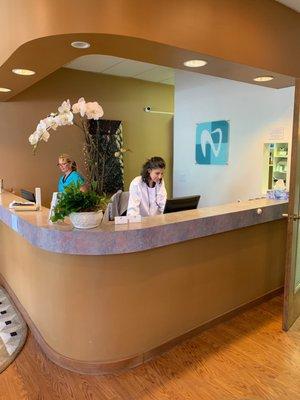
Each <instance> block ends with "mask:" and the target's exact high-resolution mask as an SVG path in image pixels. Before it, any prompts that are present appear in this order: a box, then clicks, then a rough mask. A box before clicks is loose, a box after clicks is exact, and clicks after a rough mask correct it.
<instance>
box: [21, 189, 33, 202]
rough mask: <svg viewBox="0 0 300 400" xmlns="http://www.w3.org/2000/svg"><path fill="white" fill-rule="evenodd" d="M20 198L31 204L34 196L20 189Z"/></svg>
mask: <svg viewBox="0 0 300 400" xmlns="http://www.w3.org/2000/svg"><path fill="white" fill-rule="evenodd" d="M20 192H21V197H23V199H26V200H28V201H32V202H33V203H35V194H34V193H32V192H29V191H28V190H25V189H21V190H20Z"/></svg>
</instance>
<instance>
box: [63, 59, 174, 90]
mask: <svg viewBox="0 0 300 400" xmlns="http://www.w3.org/2000/svg"><path fill="white" fill-rule="evenodd" d="M64 67H66V68H71V69H77V70H80V71H89V72H96V73H101V74H108V75H116V76H123V77H127V78H135V79H141V80H144V81H151V82H157V83H165V84H167V85H174V75H175V74H174V69H173V68H169V67H162V66H158V65H155V64H150V63H145V62H141V61H134V60H128V59H125V58H120V57H114V56H105V55H100V54H90V55H86V56H81V57H78V58H76V59H75V60H73V61H71V62H70V63H68V64H66V65H64Z"/></svg>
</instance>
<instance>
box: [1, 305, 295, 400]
mask: <svg viewBox="0 0 300 400" xmlns="http://www.w3.org/2000/svg"><path fill="white" fill-rule="evenodd" d="M281 312H282V297H275V298H273V299H272V300H270V301H268V302H266V303H264V304H261V305H259V306H257V307H255V308H252V309H251V310H249V311H247V312H245V313H244V314H241V315H239V316H237V317H235V318H233V319H231V320H230V321H227V322H225V323H222V324H219V325H218V326H215V327H213V328H211V329H209V330H207V331H205V332H203V333H202V334H200V335H198V336H197V337H195V338H193V339H191V340H188V341H186V342H185V343H183V344H181V345H178V346H176V347H175V348H174V349H173V350H171V351H169V352H168V353H166V354H165V355H163V356H161V357H159V358H157V359H156V360H154V361H152V362H149V363H147V364H145V365H143V366H140V367H138V368H136V369H134V370H131V371H128V372H126V373H122V374H120V375H118V376H105V377H103V376H102V377H101V376H86V375H79V374H75V373H72V372H68V371H66V370H64V369H62V368H59V367H57V366H56V365H54V364H52V363H51V362H50V361H48V360H47V359H46V358H45V357H44V355H43V354H42V353H41V351H40V349H39V347H38V345H37V343H36V342H35V340H34V339H33V337H32V336H31V335H30V336H29V338H28V340H27V343H26V345H25V347H24V349H23V351H22V352H21V354H20V355H19V356H18V357H17V359H16V360H15V362H14V363H13V364H12V365H11V366H10V367H9V368H8V369H7V370H5V371H4V372H3V373H2V374H1V375H0V399H1V400H19V399H20V400H21V399H22V400H23V399H28V400H37V399H38V400H42V399H47V400H48V399H49V400H56V399H60V400H69V399H72V400H73V399H76V400H77V399H78V400H82V399H83V400H85V399H86V400H93V399H97V400H120V399H122V400H123V399H124V400H131V399H134V400H135V399H139V400H169V399H170V400H182V399H184V400H194V399H201V400H236V399H240V400H258V399H272V400H275V399H278V400H279V399H280V400H294V399H296V400H298V399H299V400H300V322H297V323H296V324H295V325H294V326H293V328H292V329H291V330H290V331H289V332H288V333H286V332H283V331H282V330H281Z"/></svg>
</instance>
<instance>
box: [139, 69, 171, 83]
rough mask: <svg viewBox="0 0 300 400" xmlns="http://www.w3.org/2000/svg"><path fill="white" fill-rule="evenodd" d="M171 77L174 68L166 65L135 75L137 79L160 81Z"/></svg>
mask: <svg viewBox="0 0 300 400" xmlns="http://www.w3.org/2000/svg"><path fill="white" fill-rule="evenodd" d="M172 77H174V70H173V69H172V68H167V67H155V68H153V69H151V70H148V71H145V72H143V73H141V74H139V75H136V76H135V78H137V79H144V80H145V81H152V82H162V81H164V80H166V79H169V78H172Z"/></svg>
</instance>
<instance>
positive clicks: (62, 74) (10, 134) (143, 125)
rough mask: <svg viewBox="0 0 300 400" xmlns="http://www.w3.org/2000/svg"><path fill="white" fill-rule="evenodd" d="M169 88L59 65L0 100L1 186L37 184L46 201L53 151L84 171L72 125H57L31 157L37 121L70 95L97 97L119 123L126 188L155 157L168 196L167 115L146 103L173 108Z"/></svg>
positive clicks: (54, 176)
mask: <svg viewBox="0 0 300 400" xmlns="http://www.w3.org/2000/svg"><path fill="white" fill-rule="evenodd" d="M173 92H174V89H173V86H169V85H164V84H157V83H152V82H145V81H141V80H137V79H131V78H121V77H114V76H110V75H101V74H95V73H90V72H82V71H75V70H70V69H65V68H63V69H60V70H58V71H56V72H55V73H53V74H51V75H50V76H48V77H47V78H45V79H43V80H42V81H40V82H38V83H37V84H35V85H34V86H32V87H31V88H29V89H27V90H26V91H24V92H23V93H21V94H19V95H17V96H16V97H14V98H13V99H12V100H11V101H10V102H7V103H0V155H1V156H0V171H1V172H0V177H2V178H3V179H4V186H5V187H13V188H14V189H15V190H16V191H18V190H19V189H20V188H22V187H23V188H27V189H33V188H34V187H36V186H40V187H41V188H42V194H43V199H44V201H43V203H44V204H45V205H47V203H48V202H49V199H50V196H51V193H52V192H53V191H56V187H57V180H58V177H59V171H58V169H57V167H56V163H57V156H58V154H60V153H62V152H65V153H69V154H71V155H73V157H74V158H75V159H76V160H77V161H78V163H79V167H80V168H81V169H82V171H84V170H83V167H82V166H83V163H82V162H83V159H82V143H83V136H82V132H81V131H80V130H79V129H78V128H76V127H62V128H59V129H58V130H57V131H56V132H55V131H52V132H53V135H52V136H51V137H50V139H49V142H48V143H42V144H41V145H40V146H39V148H38V151H37V154H36V155H35V156H33V155H32V149H31V146H30V145H29V142H28V136H29V135H30V134H31V133H32V132H33V131H34V130H35V128H36V125H37V123H38V122H39V120H40V119H42V118H44V117H46V116H47V115H49V114H50V113H51V112H54V111H56V109H57V107H58V106H59V105H60V103H61V102H62V101H63V100H65V99H67V98H69V99H70V101H71V103H73V102H75V101H76V100H78V98H79V97H81V96H83V97H85V99H86V100H87V101H98V102H99V103H100V104H101V105H102V106H103V109H104V118H107V119H120V120H122V121H123V136H124V145H125V146H126V147H128V148H130V149H131V150H132V152H131V153H127V154H125V157H124V161H125V187H126V188H127V187H128V184H129V183H130V181H131V179H132V178H134V177H135V176H136V175H139V173H140V168H141V165H142V163H143V162H144V161H145V158H147V157H149V156H153V155H160V156H162V157H163V158H165V160H166V162H167V170H166V175H165V180H166V185H167V190H168V192H169V194H171V176H172V170H171V169H172V167H171V166H172V141H173V139H172V121H173V119H172V116H171V115H161V114H149V113H145V112H144V111H143V107H144V106H145V105H152V106H153V107H154V108H156V109H158V110H164V111H172V110H173Z"/></svg>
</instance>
